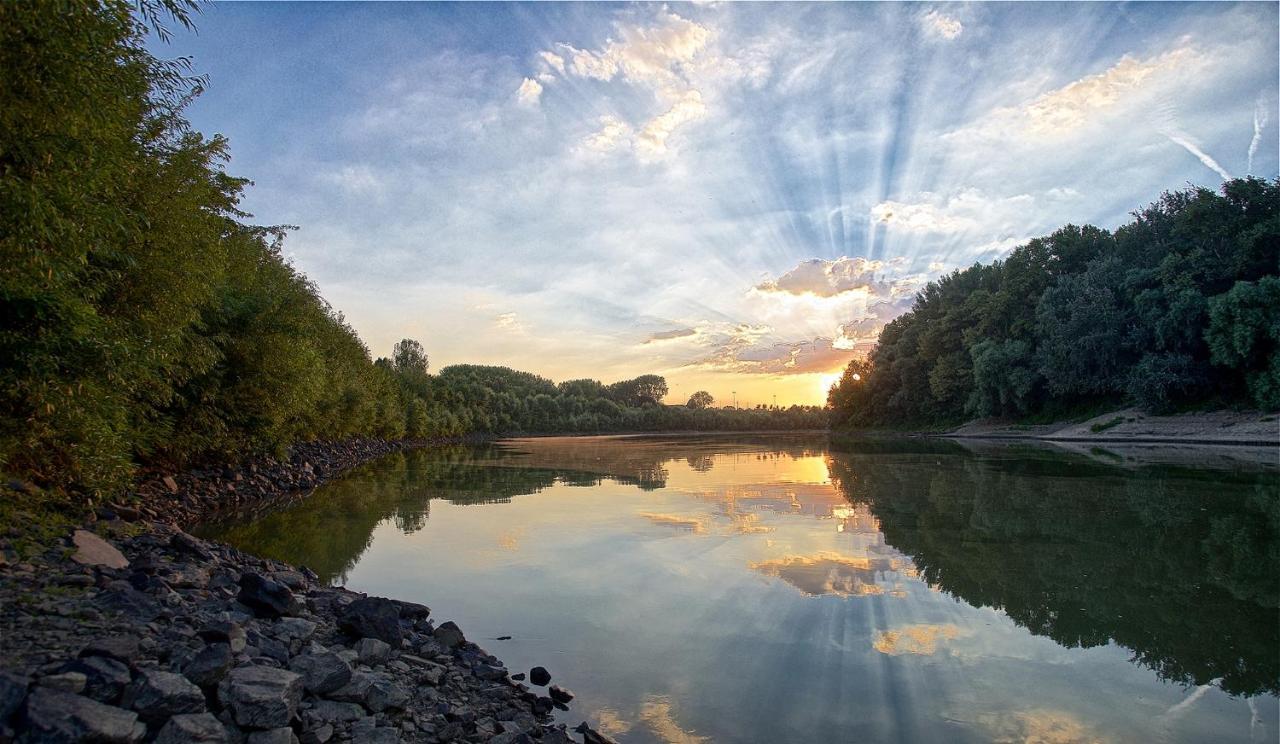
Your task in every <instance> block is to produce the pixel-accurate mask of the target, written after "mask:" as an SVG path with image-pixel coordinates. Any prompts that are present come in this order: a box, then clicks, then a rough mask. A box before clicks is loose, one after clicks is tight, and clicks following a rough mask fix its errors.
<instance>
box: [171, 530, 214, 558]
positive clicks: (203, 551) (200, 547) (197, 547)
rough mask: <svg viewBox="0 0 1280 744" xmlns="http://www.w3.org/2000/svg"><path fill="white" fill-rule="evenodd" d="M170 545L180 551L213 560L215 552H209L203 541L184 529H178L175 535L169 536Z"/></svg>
mask: <svg viewBox="0 0 1280 744" xmlns="http://www.w3.org/2000/svg"><path fill="white" fill-rule="evenodd" d="M169 546H170V547H171V548H173V549H174V550H177V551H178V552H181V553H187V554H189V555H193V556H195V557H196V558H199V559H201V560H204V561H211V560H213V553H211V552H209V549H208V548H206V547H205V546H204V543H203V542H201V541H200V540H199V539H197V538H195V537H192V536H191V535H188V534H187V533H185V532H183V531H182V530H178V531H177V532H176V533H174V535H173V537H171V538H169Z"/></svg>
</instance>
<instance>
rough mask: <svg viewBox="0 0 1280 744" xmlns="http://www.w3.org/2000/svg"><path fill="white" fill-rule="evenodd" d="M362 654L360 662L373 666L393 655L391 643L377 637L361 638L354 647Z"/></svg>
mask: <svg viewBox="0 0 1280 744" xmlns="http://www.w3.org/2000/svg"><path fill="white" fill-rule="evenodd" d="M352 648H354V649H355V651H356V653H357V654H359V655H360V657H359V658H360V663H361V664H368V665H370V666H373V665H375V664H381V663H382V662H384V661H386V660H387V659H389V658H390V657H391V645H390V644H388V643H386V642H384V641H380V640H378V639H377V638H361V639H360V640H358V641H356V643H355V645H354V646H353V647H352Z"/></svg>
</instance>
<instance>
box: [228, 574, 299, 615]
mask: <svg viewBox="0 0 1280 744" xmlns="http://www.w3.org/2000/svg"><path fill="white" fill-rule="evenodd" d="M236 599H238V600H239V601H240V603H241V604H243V605H244V606H245V607H248V608H249V609H251V610H253V614H254V615H256V616H257V617H267V618H272V617H280V616H281V615H292V614H293V613H295V612H297V604H298V601H297V600H296V599H294V596H293V592H291V591H289V587H287V586H285V585H284V584H280V583H277V582H275V581H272V580H271V579H268V578H267V577H265V576H263V575H261V574H256V573H253V572H245V573H244V574H243V575H241V576H240V593H239V594H238V595H236Z"/></svg>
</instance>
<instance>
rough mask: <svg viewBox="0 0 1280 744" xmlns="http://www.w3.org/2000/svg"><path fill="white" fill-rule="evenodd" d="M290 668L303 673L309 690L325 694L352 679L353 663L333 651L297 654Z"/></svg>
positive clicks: (305, 684) (305, 686) (304, 683)
mask: <svg viewBox="0 0 1280 744" xmlns="http://www.w3.org/2000/svg"><path fill="white" fill-rule="evenodd" d="M289 669H290V670H292V671H294V672H297V673H298V674H301V675H302V686H303V687H304V688H305V689H306V691H307V692H311V693H314V694H316V695H325V694H327V693H330V692H333V691H334V690H337V689H338V688H340V687H342V686H343V685H345V684H347V683H348V682H350V681H351V665H350V664H348V663H347V662H345V661H343V660H342V659H341V658H339V657H338V655H337V654H335V653H333V652H332V651H322V652H319V653H307V654H300V655H298V656H295V657H294V659H293V661H292V662H290V663H289Z"/></svg>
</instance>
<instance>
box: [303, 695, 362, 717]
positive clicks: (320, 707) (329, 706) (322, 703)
mask: <svg viewBox="0 0 1280 744" xmlns="http://www.w3.org/2000/svg"><path fill="white" fill-rule="evenodd" d="M302 717H303V719H304V720H308V721H310V720H315V721H323V722H325V723H335V722H337V723H347V722H349V721H355V720H357V719H360V718H364V708H362V707H360V706H359V705H358V704H356V703H344V702H340V701H337V700H317V701H316V704H315V705H314V706H313V707H312V708H311V709H309V710H307V711H306V712H304V713H303V714H302Z"/></svg>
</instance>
